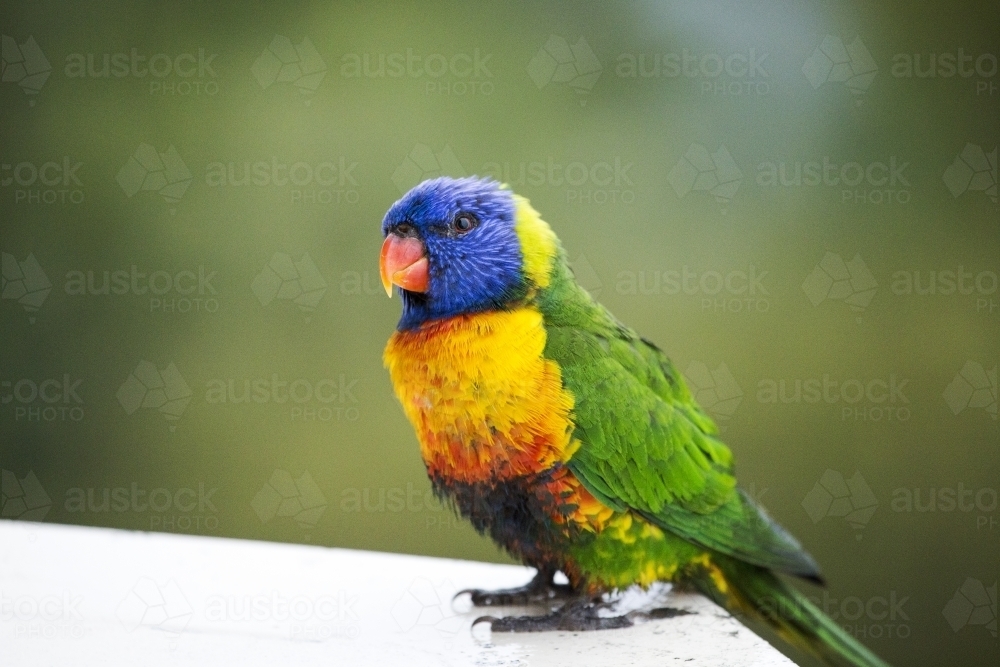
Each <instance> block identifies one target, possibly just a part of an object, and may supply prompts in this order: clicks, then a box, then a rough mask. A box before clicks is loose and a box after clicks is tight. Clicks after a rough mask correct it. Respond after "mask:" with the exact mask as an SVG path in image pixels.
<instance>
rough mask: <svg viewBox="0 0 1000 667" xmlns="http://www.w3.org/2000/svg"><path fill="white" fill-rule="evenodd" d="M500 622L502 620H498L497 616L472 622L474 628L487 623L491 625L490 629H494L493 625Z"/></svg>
mask: <svg viewBox="0 0 1000 667" xmlns="http://www.w3.org/2000/svg"><path fill="white" fill-rule="evenodd" d="M499 620H500V619H499V618H497V617H496V616H480V617H479V618H477V619H476V620H474V621H473V622H472V627H476V626H477V625H479V624H480V623H486V622H489V624H490V628H491V629H492V627H493V624H494V623H496V622H497V621H499Z"/></svg>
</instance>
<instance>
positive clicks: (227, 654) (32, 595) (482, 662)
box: [0, 521, 792, 667]
mask: <svg viewBox="0 0 1000 667" xmlns="http://www.w3.org/2000/svg"><path fill="white" fill-rule="evenodd" d="M532 573H533V571H531V570H529V569H527V568H521V567H514V566H509V565H492V564H487V563H475V562H469V561H458V560H447V559H441V558H427V557H420V556H401V555H396V554H385V553H376V552H366V551H352V550H348V549H328V548H322V547H313V546H303V545H288V544H273V543H268V542H250V541H243V540H228V539H220V538H211V537H194V536H186V535H170V534H161V533H138V532H127V531H117V530H107V529H98V528H79V527H71V526H58V525H53V524H39V523H27V522H15V521H0V638H2V639H0V644H2V645H3V647H4V648H3V654H4V660H3V663H4V664H11V665H43V664H53V665H70V664H72V665H74V666H75V667H80V666H86V665H95V666H99V667H107V666H108V665H148V666H155V665H177V664H191V665H212V666H213V667H224V666H226V665H240V666H245V667H253V666H255V665H267V666H268V667H276V666H281V665H323V666H325V667H326V666H329V665H406V666H407V667H415V666H417V665H442V664H446V665H455V666H459V665H479V666H488V665H497V666H500V665H504V666H510V667H514V666H522V665H572V666H573V667H585V666H587V665H609V664H614V665H647V664H648V665H658V666H661V665H673V664H679V663H685V662H686V661H692V663H691V664H695V665H698V667H722V666H724V665H725V666H734V665H740V666H743V667H751V666H764V665H769V666H770V665H791V664H792V663H791V662H790V661H789V660H788V659H787V658H785V657H784V656H782V655H781V654H780V653H778V652H777V651H776V650H774V649H773V648H772V647H771V646H769V645H768V644H767V643H766V642H765V641H763V640H762V639H760V638H758V637H757V636H756V635H754V634H753V633H752V632H750V631H749V630H747V629H746V628H745V627H743V626H742V625H740V624H739V623H738V622H737V621H736V620H735V619H733V618H732V617H731V616H729V615H728V614H727V613H725V612H724V611H722V610H721V609H719V608H718V607H716V606H715V605H713V604H712V603H711V602H709V601H708V600H706V599H705V598H703V597H701V596H698V595H693V594H686V593H685V594H681V593H675V592H671V591H669V590H668V589H666V588H665V587H664V588H661V589H659V590H658V591H653V592H650V593H635V594H630V595H627V596H626V598H625V599H624V600H623V601H622V605H623V606H624V607H625V608H627V609H635V608H640V609H642V608H649V609H651V608H654V607H662V606H670V607H675V608H680V609H684V610H687V611H690V612H693V613H691V614H689V615H683V616H676V617H674V618H669V619H663V620H655V621H647V622H643V623H640V624H637V625H636V626H634V627H631V628H626V629H622V630H606V631H600V632H585V633H569V632H547V633H537V634H514V635H511V634H500V633H495V634H493V635H492V636H491V634H490V632H489V629H488V627H487V626H485V625H478V626H477V627H476V628H475V630H472V629H471V628H470V626H471V623H472V619H474V618H476V617H477V616H479V615H481V614H483V613H485V612H483V611H482V610H475V609H468V606H469V604H468V601H467V598H460V599H459V601H458V602H456V603H455V607H456V608H457V609H453V607H452V603H451V597H452V595H453V593H454V592H455V591H457V590H459V589H462V588H466V587H477V588H500V587H509V586H516V585H520V584H523V583H525V582H526V581H527V580H528V579H529V578H530V577H531V575H532ZM248 605H249V606H248ZM497 611H500V610H491V613H494V614H495V613H497ZM503 611H504V612H506V613H524V612H525V611H526V610H503ZM534 613H538V610H534Z"/></svg>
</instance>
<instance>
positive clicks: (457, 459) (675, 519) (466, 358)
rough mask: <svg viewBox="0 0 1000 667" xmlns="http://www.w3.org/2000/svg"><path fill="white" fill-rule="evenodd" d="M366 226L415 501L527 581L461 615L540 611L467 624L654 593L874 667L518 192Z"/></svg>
mask: <svg viewBox="0 0 1000 667" xmlns="http://www.w3.org/2000/svg"><path fill="white" fill-rule="evenodd" d="M381 231H382V235H383V237H384V241H383V243H382V248H381V252H380V258H379V269H380V275H381V280H382V284H383V286H384V287H385V290H386V292H387V294H388V295H389V296H390V297H392V295H393V290H394V288H395V291H397V292H398V293H399V294H400V297H401V300H402V314H401V316H400V319H399V322H398V324H397V327H396V330H395V331H394V332H393V333H392V334H391V336H390V338H389V341H388V344H387V345H386V348H385V351H384V353H383V362H384V364H385V366H386V368H387V370H388V372H389V376H390V378H391V381H392V385H393V390H394V393H395V395H396V397H397V399H398V400H399V402H400V403H401V405H402V408H403V412H404V413H405V415H406V417H407V418H408V420H409V421H410V422H411V424H412V426H413V428H414V430H415V432H416V436H417V440H418V442H419V446H420V453H421V457H422V459H423V463H424V465H425V467H426V470H427V474H428V477H429V478H430V483H431V486H432V488H433V491H434V494H435V495H436V496H437V497H438V498H439V499H440V500H441V501H442V502H445V503H447V504H449V505H451V506H452V507H453V508H454V510H455V511H456V512H457V513H458V514H459V515H461V516H462V517H464V518H465V519H468V520H469V521H470V522H471V524H472V526H473V527H474V528H475V529H476V531H478V532H479V533H480V534H481V535H485V536H488V537H489V538H491V539H492V540H494V541H495V542H496V543H497V544H498V545H499V546H500V547H501V548H503V549H504V550H505V551H506V552H508V553H509V554H510V555H511V556H512V557H513V558H515V559H517V560H519V561H521V562H523V563H524V564H526V565H528V566H531V567H533V568H535V570H536V574H535V576H534V577H533V578H532V579H531V581H530V582H528V583H527V584H526V585H524V586H522V587H518V588H513V589H506V590H500V591H486V590H469V591H465V593H468V594H469V595H470V597H471V600H472V603H473V605H475V606H478V607H496V606H504V605H512V604H518V605H522V604H530V603H540V604H548V605H549V606H548V609H549V612H548V613H544V614H540V615H535V616H503V617H496V616H483V617H480V618H478V619H476V621H474V622H473V624H474V625H475V624H476V623H480V622H482V623H488V624H489V625H490V627H491V628H492V631H494V632H538V631H550V630H572V631H586V630H608V629H613V628H621V627H627V626H630V625H632V624H633V622H634V621H635V620H636V617H635V616H634V615H621V616H613V615H611V616H609V615H608V614H607V613H601V612H602V609H606V608H607V607H608V604H609V603H608V599H609V596H611V595H613V594H614V593H616V592H620V591H623V590H626V589H629V588H630V587H633V586H640V587H643V588H648V587H649V586H651V585H653V584H655V583H657V582H669V583H672V584H674V585H677V586H681V587H688V588H691V589H694V590H696V591H699V592H701V593H702V594H704V595H706V596H707V597H708V598H710V599H711V600H712V601H714V602H715V603H717V604H718V605H719V606H721V607H723V608H724V609H726V610H727V611H729V612H730V613H732V614H733V615H736V616H738V617H740V618H744V619H750V620H752V621H755V622H758V623H763V624H765V625H766V626H769V627H770V628H771V629H772V630H773V631H774V632H775V633H776V635H777V636H778V637H779V638H780V639H781V640H783V641H785V642H787V643H788V644H790V645H792V646H795V647H797V648H798V649H799V650H802V651H804V652H806V653H809V654H812V655H813V656H815V657H817V658H819V659H820V660H821V661H823V662H825V663H826V664H829V665H852V666H860V665H864V666H868V667H874V666H878V667H887V665H886V663H885V662H883V661H882V660H881V659H879V658H878V657H877V656H875V655H874V654H873V653H872V652H871V651H869V650H868V649H867V648H866V647H864V646H863V645H862V644H861V643H860V642H858V641H857V640H856V639H854V638H853V637H851V636H850V635H849V634H848V633H847V632H845V631H844V630H843V629H842V628H840V627H839V626H838V625H837V624H836V623H835V622H834V621H833V620H831V619H830V618H829V617H827V616H826V615H824V614H823V612H822V611H820V610H819V609H818V608H817V607H816V606H815V605H813V604H812V603H811V602H810V601H809V600H808V598H807V597H806V596H805V595H804V594H802V593H801V592H799V591H798V590H797V589H796V588H794V587H792V586H791V585H790V584H789V583H787V582H786V581H784V580H783V579H782V578H780V577H779V575H791V576H793V577H798V578H801V579H804V580H807V581H810V582H813V583H815V584H820V585H822V584H823V583H824V582H823V578H822V575H821V573H820V569H819V567H818V565H817V564H816V561H815V560H814V559H813V558H812V557H811V556H810V555H809V554H808V553H807V552H806V551H805V550H804V549H803V548H802V546H801V545H800V544H799V542H798V541H796V539H795V538H794V537H792V536H791V535H790V534H789V533H788V532H787V531H786V530H785V529H784V528H782V527H781V526H780V525H779V524H778V523H777V522H776V521H774V520H773V519H772V518H771V517H770V516H768V514H767V513H766V512H765V510H764V509H763V508H762V507H760V506H759V505H758V504H757V503H756V502H755V501H754V500H753V498H751V497H750V496H749V495H748V494H747V493H745V492H744V491H742V490H741V489H740V488H739V487H738V486H737V484H736V478H735V475H734V465H733V457H732V454H731V452H730V450H729V448H728V447H727V446H726V445H725V444H724V443H723V442H722V440H721V439H720V437H719V431H718V428H717V427H716V425H715V424H714V423H713V421H712V419H711V418H710V417H709V416H708V415H707V414H706V412H705V411H704V410H703V409H702V408H701V407H700V406H699V405H698V403H697V402H696V401H695V399H694V397H693V396H692V394H691V392H690V390H689V389H688V388H687V386H686V384H685V381H684V378H683V377H682V376H681V375H680V374H679V373H678V372H677V370H676V368H675V367H674V365H673V363H672V362H671V361H670V359H669V358H668V357H667V355H666V354H665V353H664V352H663V351H662V350H661V349H660V348H659V347H657V346H656V345H655V344H653V343H652V342H651V341H649V340H647V339H646V338H643V337H641V336H640V335H639V334H638V333H636V332H635V331H634V330H633V329H631V328H629V327H628V326H626V325H625V324H623V323H622V322H620V321H619V320H618V319H616V318H615V317H614V315H612V314H611V313H610V312H609V311H608V310H607V309H605V308H604V307H603V306H601V305H600V304H599V303H598V302H597V301H596V300H594V299H593V298H592V297H591V295H590V294H589V293H588V292H587V291H586V290H585V289H583V287H581V286H580V285H579V284H578V283H577V282H576V280H575V279H574V276H573V273H572V270H571V268H570V266H569V264H568V261H567V255H566V252H565V250H564V249H563V247H562V244H561V243H560V241H559V239H558V237H557V236H556V234H555V232H554V231H553V230H552V227H550V226H549V224H548V223H546V222H545V221H544V220H543V219H542V217H541V215H540V214H539V213H538V212H537V211H536V210H535V209H534V208H533V207H532V205H531V203H530V202H529V201H528V200H527V199H526V198H524V197H522V196H520V195H518V194H516V193H514V192H513V191H512V190H511V189H510V188H509V187H508V186H507V185H505V184H502V183H500V182H498V181H496V180H493V179H491V178H483V177H476V176H470V177H463V178H450V177H446V176H442V177H438V178H433V179H429V180H425V181H423V182H421V183H419V184H418V185H416V186H414V187H413V188H412V189H411V190H409V191H408V192H407V193H406V194H404V195H403V196H402V197H401V198H400V199H399V200H398V201H396V202H395V203H394V204H392V206H391V207H390V208H389V209H388V211H387V212H386V214H385V217H384V219H383V221H382V227H381ZM559 573H561V575H562V577H560V576H559ZM563 578H564V579H563ZM662 611H663V613H662V614H661V615H659V616H657V615H656V614H655V613H654V614H653V616H654V617H666V616H669V615H671V613H670V610H669V609H666V610H662ZM673 612H674V613H676V612H677V610H673Z"/></svg>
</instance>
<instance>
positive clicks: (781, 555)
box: [538, 263, 819, 579]
mask: <svg viewBox="0 0 1000 667" xmlns="http://www.w3.org/2000/svg"><path fill="white" fill-rule="evenodd" d="M538 305H539V307H540V309H541V310H542V313H543V315H544V318H545V328H546V333H547V343H546V348H545V355H546V357H548V358H550V359H553V360H554V361H556V362H557V363H558V364H559V365H560V368H561V372H562V378H563V383H564V384H565V385H566V387H567V388H568V389H569V390H570V391H571V392H572V394H573V396H574V398H575V404H574V408H573V413H574V422H575V432H574V437H575V438H577V439H579V440H580V442H581V447H580V449H579V450H578V451H577V452H576V453H575V454H574V455H573V458H572V459H571V460H570V461H569V464H568V465H569V468H570V469H571V470H572V471H573V473H574V474H575V475H576V476H577V477H578V478H579V479H580V481H581V482H582V483H583V485H584V486H585V487H587V489H588V490H589V491H590V492H591V493H593V494H594V495H595V496H596V497H597V498H599V499H600V500H601V501H602V502H604V503H606V504H607V505H608V506H609V507H611V508H613V509H616V510H619V511H622V510H625V509H631V510H632V511H634V512H636V513H638V514H640V515H642V516H643V517H645V518H646V519H648V520H649V521H651V522H653V523H655V524H656V525H658V526H659V527H661V528H663V529H664V530H668V531H670V532H672V533H674V534H676V535H679V536H681V537H683V538H685V539H687V540H689V541H690V542H693V543H695V544H698V545H701V546H703V547H707V548H710V549H714V550H716V551H720V552H722V553H725V554H728V555H730V556H734V557H736V558H739V559H741V560H743V561H746V562H749V563H753V564H756V565H761V566H763V567H767V568H771V569H776V570H779V571H783V572H788V573H791V574H796V575H800V576H803V577H807V578H813V579H818V578H819V571H818V568H817V566H816V563H815V562H814V561H813V560H812V558H811V557H810V556H809V554H807V553H806V552H805V551H804V550H803V549H802V547H801V546H800V545H799V544H798V542H797V541H796V540H795V539H794V538H793V537H792V536H791V535H789V534H788V533H787V532H785V530H784V529H782V528H781V526H779V525H778V524H777V523H775V522H774V521H772V520H771V519H770V517H768V516H767V514H766V513H765V512H764V511H763V510H762V509H761V508H760V507H758V506H757V505H756V504H755V503H754V502H753V501H752V500H751V499H750V498H749V497H748V496H746V495H745V494H744V493H743V492H742V491H740V490H739V489H737V488H736V478H735V477H734V474H733V461H732V455H731V453H730V451H729V448H728V447H726V445H725V444H723V443H722V441H720V440H719V439H718V438H717V437H716V434H717V429H716V427H715V424H714V423H713V422H712V420H711V419H710V418H709V417H708V416H707V415H706V414H705V413H704V412H703V411H702V410H701V408H700V407H699V406H698V405H697V404H696V403H695V401H694V399H693V398H692V397H691V394H690V392H689V391H688V390H687V387H686V386H685V385H684V381H683V379H682V378H681V377H680V375H679V374H678V373H677V371H676V369H675V368H674V366H673V364H672V363H671V362H670V360H669V359H668V358H667V357H666V355H664V354H663V352H661V351H660V350H659V349H658V348H657V347H656V346H655V345H653V344H652V343H650V342H648V341H645V340H643V339H642V338H640V337H639V336H638V335H637V334H636V333H635V332H634V331H632V330H631V329H628V328H627V327H625V326H624V325H622V324H621V323H619V322H618V321H617V320H615V318H614V317H613V316H612V315H611V314H610V313H608V312H607V311H606V310H605V309H604V308H603V307H601V306H600V305H599V304H597V303H595V302H594V301H593V300H592V299H591V298H590V296H589V295H588V294H587V293H586V292H585V291H583V289H581V288H580V287H579V286H577V285H576V283H575V282H574V281H573V279H572V275H571V274H570V273H569V270H568V268H566V267H565V265H564V264H561V263H560V264H558V265H557V267H556V269H555V270H554V275H553V281H552V284H551V285H550V286H549V287H548V288H547V289H546V290H544V291H543V292H542V293H541V294H540V295H539V297H538Z"/></svg>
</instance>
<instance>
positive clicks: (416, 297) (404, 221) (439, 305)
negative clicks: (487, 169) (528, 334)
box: [381, 177, 527, 330]
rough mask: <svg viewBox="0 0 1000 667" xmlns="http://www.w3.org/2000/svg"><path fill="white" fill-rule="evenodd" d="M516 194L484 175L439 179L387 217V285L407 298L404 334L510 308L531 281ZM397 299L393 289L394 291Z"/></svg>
mask: <svg viewBox="0 0 1000 667" xmlns="http://www.w3.org/2000/svg"><path fill="white" fill-rule="evenodd" d="M516 217H517V213H516V204H515V201H514V196H513V194H512V193H511V192H510V191H509V190H505V189H503V188H502V187H501V186H500V184H498V183H497V182H496V181H493V180H490V179H485V178H475V177H470V178H459V179H455V178H447V177H441V178H435V179H433V180H428V181H424V182H423V183H421V184H420V185H417V186H416V187H414V188H413V189H412V190H410V191H409V192H407V193H406V194H405V195H404V196H403V197H402V198H401V199H400V200H399V201H397V202H396V203H395V204H393V205H392V208H390V209H389V211H388V212H387V213H386V214H385V219H384V220H383V221H382V234H383V236H385V237H386V240H385V243H384V244H383V246H382V263H381V269H382V280H383V283H384V284H385V286H386V289H387V290H389V289H391V285H392V284H395V285H397V286H398V287H399V292H400V294H401V295H402V298H403V315H402V317H401V318H400V320H399V329H401V330H405V329H412V328H414V327H417V326H420V325H421V324H422V323H424V322H426V321H428V320H435V319H442V318H447V317H452V316H455V315H461V314H466V313H475V312H480V311H484V310H491V309H497V308H503V307H505V306H507V305H508V304H510V303H511V302H513V301H516V300H518V299H521V298H523V297H524V295H525V293H526V290H527V281H526V279H525V277H524V272H523V270H522V264H523V262H522V253H521V246H520V241H519V239H518V234H517V230H516ZM390 294H391V292H390Z"/></svg>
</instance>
